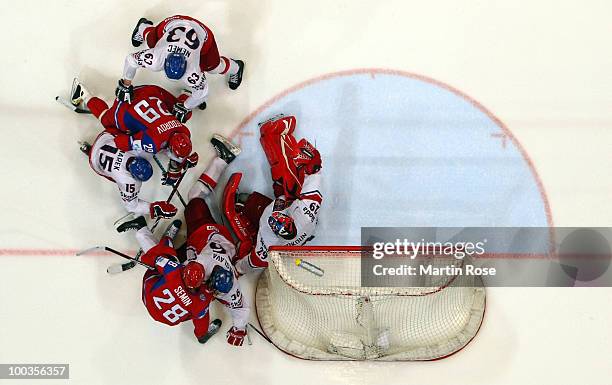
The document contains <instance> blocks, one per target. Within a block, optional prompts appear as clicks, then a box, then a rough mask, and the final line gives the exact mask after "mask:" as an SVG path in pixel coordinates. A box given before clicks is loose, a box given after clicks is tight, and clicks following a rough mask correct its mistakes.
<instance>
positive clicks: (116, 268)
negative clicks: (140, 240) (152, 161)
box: [106, 172, 187, 275]
mask: <svg viewBox="0 0 612 385" xmlns="http://www.w3.org/2000/svg"><path fill="white" fill-rule="evenodd" d="M185 174H187V172H184V173H182V174H181V177H180V178H179V179H178V180H177V181H176V184H175V185H174V187H173V188H172V191H171V192H170V196H168V199H166V202H170V201H171V200H172V197H173V196H174V194H175V193H176V192H177V191H178V187H179V185H180V184H181V182H182V181H183V177H184V176H185ZM160 220H161V217H158V218H157V219H156V220H155V223H154V224H153V227H151V233H152V232H154V231H155V229H156V228H157V225H158V224H159V222H160ZM142 254H143V251H142V249H140V250H138V253H137V254H136V258H133V259H134V260H135V261H138V258H140V256H141V255H142ZM134 266H136V263H135V262H134V261H129V262H125V263H115V264H112V265H110V266H109V267H107V268H106V272H107V273H108V274H111V275H114V274H119V273H121V272H124V271H126V270H130V269H131V268H133V267H134Z"/></svg>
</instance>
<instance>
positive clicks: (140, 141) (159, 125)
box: [71, 78, 198, 185]
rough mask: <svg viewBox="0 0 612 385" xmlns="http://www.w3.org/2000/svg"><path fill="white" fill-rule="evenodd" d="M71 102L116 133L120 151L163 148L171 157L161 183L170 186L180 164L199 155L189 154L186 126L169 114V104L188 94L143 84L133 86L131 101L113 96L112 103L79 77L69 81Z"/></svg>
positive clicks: (154, 151)
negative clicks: (88, 86) (87, 111)
mask: <svg viewBox="0 0 612 385" xmlns="http://www.w3.org/2000/svg"><path fill="white" fill-rule="evenodd" d="M71 95H72V96H71V98H72V100H71V102H72V104H73V105H74V106H78V105H80V104H84V105H85V106H86V107H87V109H88V110H89V111H91V113H92V114H93V115H94V116H95V117H96V118H98V119H99V120H100V123H102V125H103V126H104V128H106V130H107V131H108V132H109V133H112V134H113V135H114V136H115V139H114V140H115V145H116V147H117V148H118V149H119V150H121V151H133V152H134V153H135V154H136V155H139V156H143V155H146V154H157V153H158V152H160V151H163V150H168V151H166V154H167V155H168V157H169V158H170V164H169V166H168V173H167V175H166V178H165V180H164V184H169V185H172V184H174V182H176V180H177V179H178V177H179V175H180V171H181V169H180V168H179V165H181V164H182V165H184V166H186V167H193V166H195V165H196V164H197V162H198V154H197V153H195V152H194V153H191V150H192V144H191V133H190V131H189V129H188V128H187V127H186V126H185V125H183V124H182V123H181V122H179V121H178V120H177V119H176V117H175V116H174V115H173V114H171V113H170V112H168V111H170V110H171V109H172V107H173V106H174V105H175V104H176V103H179V102H180V101H181V100H184V99H185V98H186V97H187V96H186V95H181V96H179V97H178V98H177V97H175V96H174V95H172V94H171V93H170V92H168V91H166V90H165V89H163V88H161V87H158V86H154V85H144V86H139V87H136V88H135V91H134V99H133V101H132V103H131V104H129V103H124V102H121V101H119V100H117V99H115V101H114V103H113V105H112V106H110V107H109V106H108V104H107V103H106V102H105V101H104V100H102V99H100V98H99V97H96V96H92V95H91V93H90V92H89V91H88V90H87V88H86V87H85V86H84V85H83V84H82V83H81V82H80V81H79V80H78V79H76V78H75V79H74V81H73V84H72V92H71Z"/></svg>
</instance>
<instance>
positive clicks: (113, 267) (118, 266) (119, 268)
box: [106, 261, 136, 275]
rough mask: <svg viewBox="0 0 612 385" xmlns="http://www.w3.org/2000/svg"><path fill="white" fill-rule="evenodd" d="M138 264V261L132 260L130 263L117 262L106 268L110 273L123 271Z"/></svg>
mask: <svg viewBox="0 0 612 385" xmlns="http://www.w3.org/2000/svg"><path fill="white" fill-rule="evenodd" d="M134 266H136V262H134V261H130V262H128V263H115V264H112V265H110V266H109V267H107V268H106V272H107V273H108V274H110V275H115V274H119V273H122V272H124V271H126V270H130V269H131V268H133V267H134Z"/></svg>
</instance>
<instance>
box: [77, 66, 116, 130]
mask: <svg viewBox="0 0 612 385" xmlns="http://www.w3.org/2000/svg"><path fill="white" fill-rule="evenodd" d="M70 102H71V103H72V104H73V105H74V106H78V105H80V104H84V105H85V106H86V107H87V109H88V110H89V111H91V113H92V114H93V116H95V117H96V118H98V119H99V120H100V122H101V123H102V125H103V126H104V127H105V128H115V121H114V117H113V116H112V115H113V114H112V113H110V114H107V112H108V111H109V109H110V107H109V106H108V104H107V103H106V102H105V101H104V100H102V99H100V98H99V97H97V96H93V95H92V94H91V92H89V90H88V89H87V88H86V87H85V85H84V84H83V83H82V82H81V81H80V80H79V79H78V78H74V80H73V82H72V91H71V100H70ZM113 108H115V104H113Z"/></svg>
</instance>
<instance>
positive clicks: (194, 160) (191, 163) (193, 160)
mask: <svg viewBox="0 0 612 385" xmlns="http://www.w3.org/2000/svg"><path fill="white" fill-rule="evenodd" d="M199 159H200V156H199V155H198V153H197V152H193V153H192V154H191V155H189V156H188V157H187V158H185V164H184V166H183V168H184V169H185V170H186V169H188V168H193V167H195V166H197V165H198V160H199Z"/></svg>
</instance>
